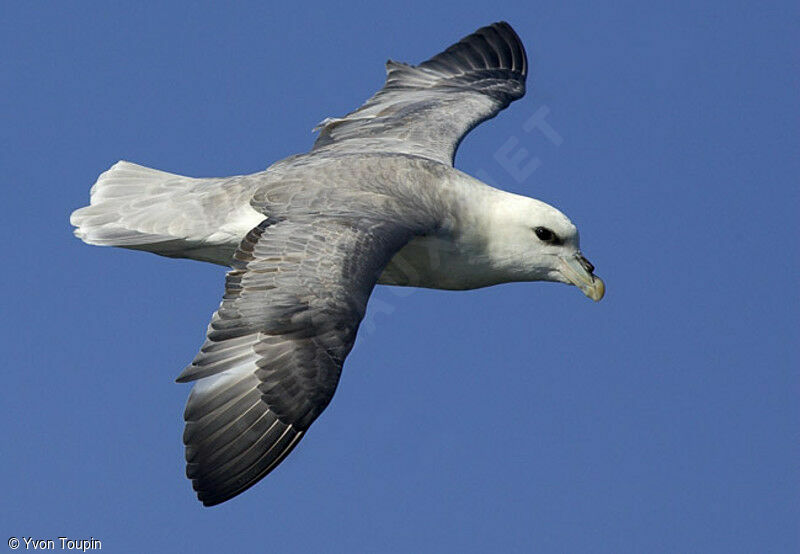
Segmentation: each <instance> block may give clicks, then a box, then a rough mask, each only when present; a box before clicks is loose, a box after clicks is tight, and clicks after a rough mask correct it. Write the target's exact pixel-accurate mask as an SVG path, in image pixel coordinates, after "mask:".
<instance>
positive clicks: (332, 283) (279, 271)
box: [178, 216, 411, 506]
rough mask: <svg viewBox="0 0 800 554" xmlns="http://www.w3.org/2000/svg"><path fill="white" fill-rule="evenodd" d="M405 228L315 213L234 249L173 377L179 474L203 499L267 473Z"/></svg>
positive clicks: (324, 379)
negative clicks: (197, 338) (209, 313)
mask: <svg viewBox="0 0 800 554" xmlns="http://www.w3.org/2000/svg"><path fill="white" fill-rule="evenodd" d="M410 236H411V231H410V230H408V229H406V228H403V227H402V226H400V225H398V224H394V223H390V222H388V221H380V220H378V219H370V218H363V219H359V220H354V219H351V218H342V217H324V216H317V217H315V218H314V219H313V220H312V219H309V220H305V221H303V220H301V221H288V220H284V221H273V220H270V219H267V220H265V221H264V222H262V223H261V224H260V225H259V226H258V227H256V228H255V229H253V230H252V231H250V233H249V234H248V235H247V237H246V238H245V239H244V240H243V241H242V243H241V245H240V247H239V249H238V250H237V251H236V254H235V255H234V263H233V269H232V270H231V271H230V272H229V273H228V275H227V278H226V286H225V296H224V297H223V301H222V304H221V305H220V307H219V310H217V312H216V313H215V314H214V316H213V317H212V319H211V323H210V324H209V327H208V335H207V339H206V341H205V344H204V345H203V347H202V349H201V350H200V353H199V354H198V355H197V357H196V358H195V360H194V361H193V362H192V364H191V365H190V366H189V367H187V368H186V370H185V371H184V372H183V373H182V374H181V376H180V377H179V378H178V381H180V382H184V381H193V380H197V383H196V384H195V385H194V387H193V389H192V392H191V395H190V396H189V401H188V403H187V405H186V412H185V415H184V418H185V420H186V429H185V433H184V443H185V445H186V462H187V467H186V474H187V476H188V477H189V478H190V479H192V482H193V486H194V488H195V490H196V491H197V495H198V498H199V499H200V500H201V501H202V502H203V503H204V504H205V505H206V506H211V505H214V504H219V503H220V502H224V501H225V500H228V499H229V498H231V497H233V496H235V495H237V494H239V493H241V492H242V491H244V490H245V489H247V488H248V487H250V486H252V485H253V484H255V483H256V482H257V481H258V480H260V479H261V478H262V477H264V476H265V475H266V474H267V473H269V472H270V471H271V470H272V469H273V468H274V467H275V466H276V465H278V464H279V463H280V462H281V460H283V459H284V458H285V457H286V456H287V455H288V454H289V452H290V451H291V450H292V448H294V446H295V445H296V444H297V442H298V441H299V440H300V439H301V437H302V436H303V433H305V431H306V429H308V427H309V425H311V423H312V422H313V421H314V420H315V419H316V418H317V416H319V414H320V413H321V412H322V411H323V410H324V409H325V407H326V406H327V405H328V403H329V402H330V400H331V397H332V396H333V393H334V391H335V390H336V385H337V383H338V381H339V374H340V372H341V369H342V363H343V362H344V359H345V357H346V356H347V354H348V353H349V352H350V349H351V348H352V346H353V341H354V340H355V336H356V331H357V330H358V326H359V323H360V322H361V319H362V318H363V316H364V311H365V309H366V305H367V300H368V298H369V295H370V293H371V291H372V288H373V287H374V285H375V282H376V281H377V279H378V276H379V275H380V272H381V270H382V269H383V267H384V266H385V265H386V263H387V262H388V261H389V259H390V258H391V256H392V255H393V254H394V253H395V252H396V251H397V250H399V249H400V248H401V247H402V246H403V245H404V244H405V243H406V242H407V241H408V240H409V238H410Z"/></svg>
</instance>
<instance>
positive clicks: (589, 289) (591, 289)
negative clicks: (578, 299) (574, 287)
mask: <svg viewBox="0 0 800 554" xmlns="http://www.w3.org/2000/svg"><path fill="white" fill-rule="evenodd" d="M593 277H594V282H592V284H591V285H588V286H586V287H585V288H583V287H581V289H582V290H583V294H585V295H586V296H588V297H589V298H591V299H592V300H594V301H595V302H600V300H602V299H603V296H605V294H606V284H605V283H604V282H603V280H602V279H601V278H600V277H598V276H597V275H593Z"/></svg>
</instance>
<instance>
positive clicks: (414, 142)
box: [313, 22, 528, 164]
mask: <svg viewBox="0 0 800 554" xmlns="http://www.w3.org/2000/svg"><path fill="white" fill-rule="evenodd" d="M386 68H387V76H386V83H385V84H384V86H383V88H382V89H381V90H379V91H378V92H377V93H376V94H375V95H374V96H373V97H372V98H370V99H369V100H367V102H366V103H364V105H363V106H361V107H360V108H358V109H357V110H355V111H354V112H351V113H350V114H348V115H346V116H345V117H342V118H328V119H326V120H325V121H323V122H322V123H321V124H320V126H319V128H320V134H319V137H318V138H317V141H316V143H315V144H314V150H313V152H315V153H316V152H320V153H322V152H330V153H344V152H356V151H359V150H364V149H369V150H370V151H373V152H381V151H382V152H398V153H404V154H414V155H418V156H422V157H426V158H430V159H432V160H436V161H439V162H442V163H445V164H452V163H453V157H454V156H455V151H456V148H457V147H458V144H459V143H460V142H461V139H462V138H463V137H464V135H466V134H467V133H468V132H469V131H470V130H471V129H472V128H474V127H475V126H476V125H478V124H479V123H481V122H482V121H485V120H487V119H489V118H492V117H494V116H495V115H497V114H498V113H499V112H500V111H501V110H503V109H504V108H505V107H506V106H508V105H509V104H510V103H511V102H512V101H514V100H516V99H518V98H521V97H522V96H523V95H524V94H525V78H526V76H527V72H528V62H527V58H526V54H525V48H524V47H523V46H522V42H521V41H520V39H519V37H518V36H517V34H516V33H515V32H514V30H513V29H512V28H511V26H510V25H509V24H508V23H505V22H500V23H493V24H492V25H489V26H487V27H483V28H481V29H478V30H477V31H475V32H474V33H472V34H471V35H469V36H467V37H465V38H463V39H462V40H460V41H459V42H457V43H456V44H454V45H452V46H450V47H449V48H448V49H447V50H445V51H444V52H441V53H439V54H437V55H436V56H434V57H432V58H431V59H429V60H428V61H425V62H423V63H421V64H420V65H418V66H412V65H407V64H403V63H397V62H393V61H389V62H387V64H386Z"/></svg>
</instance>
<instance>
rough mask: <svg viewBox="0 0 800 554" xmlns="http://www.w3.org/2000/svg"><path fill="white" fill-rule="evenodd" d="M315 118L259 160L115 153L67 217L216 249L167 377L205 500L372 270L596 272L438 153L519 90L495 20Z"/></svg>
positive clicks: (442, 281)
mask: <svg viewBox="0 0 800 554" xmlns="http://www.w3.org/2000/svg"><path fill="white" fill-rule="evenodd" d="M386 72H387V74H386V81H385V83H384V85H383V87H382V88H381V89H380V90H379V91H378V92H376V93H375V94H374V95H373V96H372V97H371V98H369V99H368V100H367V101H366V102H365V103H364V104H363V105H362V106H360V107H359V108H357V109H356V110H355V111H353V112H351V113H349V114H347V115H345V116H343V117H338V118H327V119H325V120H323V121H322V122H321V123H320V124H319V126H318V127H317V128H316V129H315V130H318V131H319V134H318V136H317V138H316V140H315V142H314V144H313V147H312V148H311V150H310V151H308V152H307V153H302V154H296V155H293V156H290V157H288V158H286V159H283V160H280V161H278V162H276V163H274V164H272V165H271V166H270V167H268V168H267V169H266V170H265V171H261V172H258V173H254V174H248V175H238V176H233V177H224V178H191V177H184V176H181V175H177V174H173V173H167V172H164V171H160V170H156V169H150V168H147V167H144V166H141V165H137V164H134V163H130V162H126V161H119V162H117V163H116V164H114V165H113V166H112V167H111V168H110V169H108V170H107V171H105V172H104V173H102V174H101V175H100V176H99V177H98V179H97V182H96V183H95V184H94V185H93V186H92V188H91V192H90V203H89V205H88V206H85V207H82V208H80V209H77V210H75V211H74V212H73V213H72V214H71V217H70V222H71V224H72V225H73V226H74V227H75V229H74V234H75V235H76V236H77V237H78V238H80V239H81V240H83V241H84V242H85V243H88V244H93V245H101V246H116V247H122V248H127V249H133V250H143V251H147V252H152V253H155V254H159V255H161V256H167V257H172V258H188V259H193V260H199V261H204V262H210V263H214V264H219V265H223V266H227V267H229V268H230V269H229V271H228V272H227V274H226V277H225V291H224V296H223V298H222V302H221V304H220V306H219V309H218V310H217V311H216V312H215V313H214V314H213V316H212V317H211V321H210V323H209V325H208V330H207V334H206V337H205V341H204V342H203V344H202V346H201V348H200V351H199V353H198V354H197V355H196V357H195V358H194V360H193V361H192V362H191V364H189V365H188V366H187V367H186V368H185V369H184V370H183V372H182V373H180V375H179V377H178V378H177V381H178V382H180V383H187V382H191V383H193V387H192V389H191V392H190V394H189V398H188V400H187V403H186V408H185V412H184V420H185V429H184V434H183V442H184V445H185V458H186V475H187V477H188V478H189V479H191V481H192V486H193V488H194V491H195V493H196V495H197V498H198V500H200V501H201V502H202V503H203V505H205V506H214V505H217V504H220V503H222V502H225V501H227V500H229V499H231V498H233V497H235V496H237V495H239V494H240V493H242V492H243V491H245V490H247V489H249V488H250V487H251V486H253V485H254V484H255V483H257V482H258V481H260V480H261V479H262V478H263V477H264V476H266V475H267V474H268V473H269V472H270V471H272V470H273V469H274V468H275V467H276V466H277V465H278V464H280V463H281V461H282V460H284V459H285V458H286V456H287V455H289V453H290V452H291V451H292V450H293V449H294V448H295V446H297V444H298V442H299V441H300V440H301V438H302V437H303V436H304V435H305V433H306V432H307V430H308V429H309V426H310V425H311V424H312V423H313V422H314V421H315V420H316V419H317V417H319V415H320V414H321V413H322V411H323V410H324V409H325V408H326V406H328V404H329V403H330V401H331V399H332V397H333V395H334V392H335V390H336V387H337V384H338V382H339V376H340V374H341V371H342V366H343V364H344V361H345V358H346V357H347V355H348V353H349V352H350V350H351V348H352V347H353V342H354V340H355V338H356V333H357V331H358V327H359V324H360V322H361V320H362V319H363V317H364V314H365V310H366V307H367V302H368V299H369V297H370V294H371V293H372V290H373V288H374V287H375V286H376V285H377V284H386V285H397V286H407V287H423V288H431V289H446V290H468V289H476V288H481V287H487V286H491V285H496V284H500V283H507V282H519V281H554V282H560V283H565V284H568V285H574V286H576V287H577V288H579V289H580V290H581V291H582V292H583V293H584V294H585V295H586V296H587V297H589V298H591V299H593V300H595V301H599V300H600V299H601V298H602V297H603V295H604V292H605V284H604V283H603V281H602V280H601V279H600V278H599V277H598V276H596V275H595V274H594V266H593V265H592V264H591V263H590V262H589V261H588V260H587V259H586V257H584V255H583V254H582V253H581V250H580V242H579V235H578V230H577V228H576V227H575V225H574V224H573V223H572V222H571V221H570V220H569V218H567V216H566V215H564V214H563V213H562V212H560V211H559V210H558V209H556V208H554V207H552V206H550V205H548V204H546V203H544V202H542V201H539V200H536V199H534V198H529V197H526V196H521V195H516V194H512V193H509V192H506V191H503V190H500V189H498V188H495V187H492V186H489V185H488V184H485V183H483V182H481V181H480V180H478V179H476V178H473V177H471V176H469V175H467V174H466V173H463V172H461V171H459V170H457V169H455V168H454V167H453V163H454V156H455V153H456V149H457V147H458V145H459V143H460V142H461V140H462V139H463V138H464V135H466V134H467V133H468V132H469V131H470V130H471V129H473V128H474V127H475V126H477V125H478V124H480V123H481V122H483V121H485V120H487V119H490V118H493V117H495V116H496V115H497V114H498V113H499V112H500V111H501V110H503V109H505V108H506V107H507V106H508V105H509V104H510V103H511V102H513V101H515V100H517V99H519V98H521V97H522V96H523V95H524V94H525V82H526V78H527V74H528V60H527V55H526V53H525V48H524V46H523V44H522V41H521V40H520V38H519V36H518V35H517V33H516V32H515V31H514V30H513V28H512V27H511V26H510V25H509V24H508V23H506V22H497V23H493V24H491V25H488V26H485V27H482V28H480V29H478V30H477V31H475V32H474V33H472V34H470V35H468V36H466V37H465V38H463V39H461V40H460V41H458V42H456V43H455V44H453V45H452V46H450V47H448V48H447V49H445V50H444V51H442V52H440V53H438V54H436V55H435V56H433V57H431V58H430V59H428V60H427V61H424V62H422V63H420V64H419V65H410V64H405V63H399V62H395V61H392V60H389V61H388V62H387V63H386Z"/></svg>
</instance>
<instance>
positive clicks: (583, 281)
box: [559, 252, 606, 302]
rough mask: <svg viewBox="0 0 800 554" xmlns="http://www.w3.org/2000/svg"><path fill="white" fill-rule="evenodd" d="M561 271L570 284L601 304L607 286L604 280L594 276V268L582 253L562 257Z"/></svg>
mask: <svg viewBox="0 0 800 554" xmlns="http://www.w3.org/2000/svg"><path fill="white" fill-rule="evenodd" d="M560 262H561V263H560V264H559V265H560V268H559V269H560V271H561V274H562V275H564V277H566V278H567V279H568V280H569V281H570V283H572V284H573V285H575V286H576V287H578V288H579V289H581V290H582V291H583V294H585V295H586V296H588V297H589V298H591V299H592V300H594V301H595V302H599V301H600V299H601V298H603V295H604V294H605V293H606V285H605V283H603V280H602V279H600V277H598V276H597V275H595V274H594V266H593V265H592V264H591V262H590V261H589V260H587V259H586V258H584V257H583V254H581V253H580V252H578V253H576V254H575V255H572V256H562V257H561V258H560Z"/></svg>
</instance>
